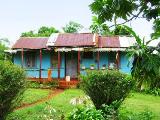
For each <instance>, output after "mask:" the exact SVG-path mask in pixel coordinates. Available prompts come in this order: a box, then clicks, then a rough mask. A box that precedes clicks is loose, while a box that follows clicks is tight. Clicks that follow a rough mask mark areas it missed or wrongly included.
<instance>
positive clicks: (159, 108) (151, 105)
mask: <svg viewBox="0 0 160 120" xmlns="http://www.w3.org/2000/svg"><path fill="white" fill-rule="evenodd" d="M84 95H85V94H84V93H83V91H81V90H79V89H68V90H65V91H64V92H63V93H61V94H59V95H57V96H56V97H54V98H52V99H51V100H49V101H47V102H45V103H41V104H38V105H35V106H32V107H28V108H25V109H21V110H17V111H14V112H13V113H12V114H11V115H12V116H14V120H16V116H18V117H21V119H22V120H41V119H40V118H38V116H41V115H43V114H44V113H45V112H46V109H45V108H46V106H47V105H50V106H52V107H53V108H55V109H56V110H57V111H61V112H62V111H63V113H64V115H67V114H68V113H70V112H71V111H72V110H73V109H74V108H76V106H74V105H71V104H70V100H71V99H72V98H75V97H79V96H84ZM145 110H149V111H151V112H153V114H154V115H155V116H156V117H155V118H154V119H155V120H159V119H160V97H159V96H152V95H146V94H140V93H132V94H131V95H130V96H129V97H128V98H127V99H126V100H125V101H124V103H123V105H122V106H121V110H120V112H121V113H125V111H128V112H133V113H140V112H143V111H145ZM58 114H59V112H58ZM21 119H20V120H21ZM8 120H10V119H8Z"/></svg>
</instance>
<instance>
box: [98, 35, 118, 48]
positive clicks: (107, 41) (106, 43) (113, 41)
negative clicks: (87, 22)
mask: <svg viewBox="0 0 160 120" xmlns="http://www.w3.org/2000/svg"><path fill="white" fill-rule="evenodd" d="M98 47H102V48H103V47H105V48H119V47H120V41H119V37H118V36H110V37H103V36H100V37H99V45H98Z"/></svg>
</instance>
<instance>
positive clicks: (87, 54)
mask: <svg viewBox="0 0 160 120" xmlns="http://www.w3.org/2000/svg"><path fill="white" fill-rule="evenodd" d="M83 58H84V59H93V52H84V53H83Z"/></svg>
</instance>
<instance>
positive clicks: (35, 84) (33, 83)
mask: <svg viewBox="0 0 160 120" xmlns="http://www.w3.org/2000/svg"><path fill="white" fill-rule="evenodd" d="M27 87H28V88H42V89H43V88H56V87H58V81H51V82H46V83H39V82H37V81H27Z"/></svg>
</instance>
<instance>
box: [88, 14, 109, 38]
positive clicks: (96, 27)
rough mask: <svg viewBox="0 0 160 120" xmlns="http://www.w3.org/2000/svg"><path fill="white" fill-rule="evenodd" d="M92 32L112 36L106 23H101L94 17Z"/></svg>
mask: <svg viewBox="0 0 160 120" xmlns="http://www.w3.org/2000/svg"><path fill="white" fill-rule="evenodd" d="M90 30H91V31H92V33H98V34H100V35H112V33H111V31H110V29H109V27H108V26H107V25H106V24H105V23H101V21H100V20H99V19H98V18H97V17H96V16H93V17H92V25H91V26H90Z"/></svg>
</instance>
